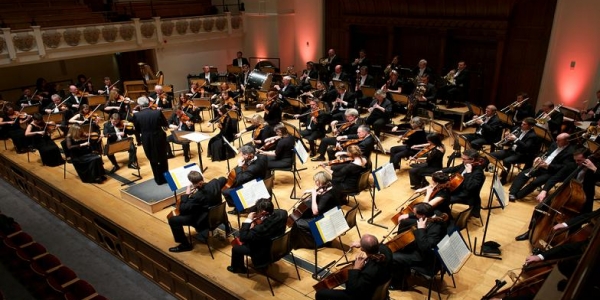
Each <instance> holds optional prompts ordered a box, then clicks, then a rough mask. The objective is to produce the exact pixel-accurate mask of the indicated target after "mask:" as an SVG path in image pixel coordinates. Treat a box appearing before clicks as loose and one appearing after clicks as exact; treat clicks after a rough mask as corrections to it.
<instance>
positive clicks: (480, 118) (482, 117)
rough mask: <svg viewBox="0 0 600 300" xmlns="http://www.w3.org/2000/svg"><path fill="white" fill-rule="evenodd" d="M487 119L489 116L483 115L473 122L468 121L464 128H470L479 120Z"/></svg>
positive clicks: (464, 123)
mask: <svg viewBox="0 0 600 300" xmlns="http://www.w3.org/2000/svg"><path fill="white" fill-rule="evenodd" d="M485 117H487V115H486V114H483V115H481V116H479V117H477V118H475V119H473V120H470V121H467V122H463V123H462V125H463V127H469V126H471V125H473V124H475V122H477V120H483V119H484V118H485Z"/></svg>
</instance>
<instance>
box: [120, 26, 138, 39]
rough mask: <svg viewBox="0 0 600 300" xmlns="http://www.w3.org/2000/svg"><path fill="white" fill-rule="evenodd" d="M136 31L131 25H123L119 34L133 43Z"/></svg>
mask: <svg viewBox="0 0 600 300" xmlns="http://www.w3.org/2000/svg"><path fill="white" fill-rule="evenodd" d="M134 31H135V28H134V27H133V25H131V24H125V25H121V27H120V28H119V34H120V35H121V37H122V38H123V39H124V40H126V41H131V39H133V32H134Z"/></svg>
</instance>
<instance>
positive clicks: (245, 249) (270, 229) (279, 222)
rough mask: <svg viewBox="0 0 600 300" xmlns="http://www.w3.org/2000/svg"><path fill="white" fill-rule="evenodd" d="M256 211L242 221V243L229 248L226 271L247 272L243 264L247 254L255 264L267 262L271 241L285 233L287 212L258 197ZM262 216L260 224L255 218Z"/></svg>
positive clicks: (240, 234) (240, 236)
mask: <svg viewBox="0 0 600 300" xmlns="http://www.w3.org/2000/svg"><path fill="white" fill-rule="evenodd" d="M256 210H257V211H256V212H251V213H250V214H248V217H247V218H246V220H244V222H243V223H242V226H241V228H240V233H239V238H240V241H241V242H242V243H243V244H242V245H239V246H238V245H235V246H233V248H232V249H231V265H230V266H228V267H227V271H229V272H232V273H242V274H245V273H247V272H248V270H247V269H246V267H245V266H244V256H245V255H249V256H250V257H251V258H252V263H253V264H254V265H255V266H260V265H264V264H266V263H268V262H269V258H270V255H271V241H272V240H273V238H276V237H278V236H280V235H282V234H283V233H285V228H286V227H285V223H286V221H287V212H286V211H285V210H283V209H276V208H275V207H274V206H273V203H272V202H271V201H269V199H260V200H258V201H257V202H256ZM258 216H262V217H261V220H262V222H260V224H257V223H259V222H255V218H257V217H258Z"/></svg>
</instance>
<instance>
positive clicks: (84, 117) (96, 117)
mask: <svg viewBox="0 0 600 300" xmlns="http://www.w3.org/2000/svg"><path fill="white" fill-rule="evenodd" d="M82 116H83V120H84V121H87V120H90V119H92V118H93V119H94V120H96V119H99V118H100V116H98V115H97V114H95V113H93V112H89V113H87V114H82Z"/></svg>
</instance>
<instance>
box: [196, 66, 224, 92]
mask: <svg viewBox="0 0 600 300" xmlns="http://www.w3.org/2000/svg"><path fill="white" fill-rule="evenodd" d="M198 78H200V79H204V80H205V82H204V89H205V90H207V91H209V92H211V93H215V92H216V91H217V88H215V87H214V86H212V85H210V84H211V83H214V82H218V81H219V76H218V75H217V73H213V72H211V71H210V66H208V65H205V66H204V67H202V73H200V74H199V75H198Z"/></svg>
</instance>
